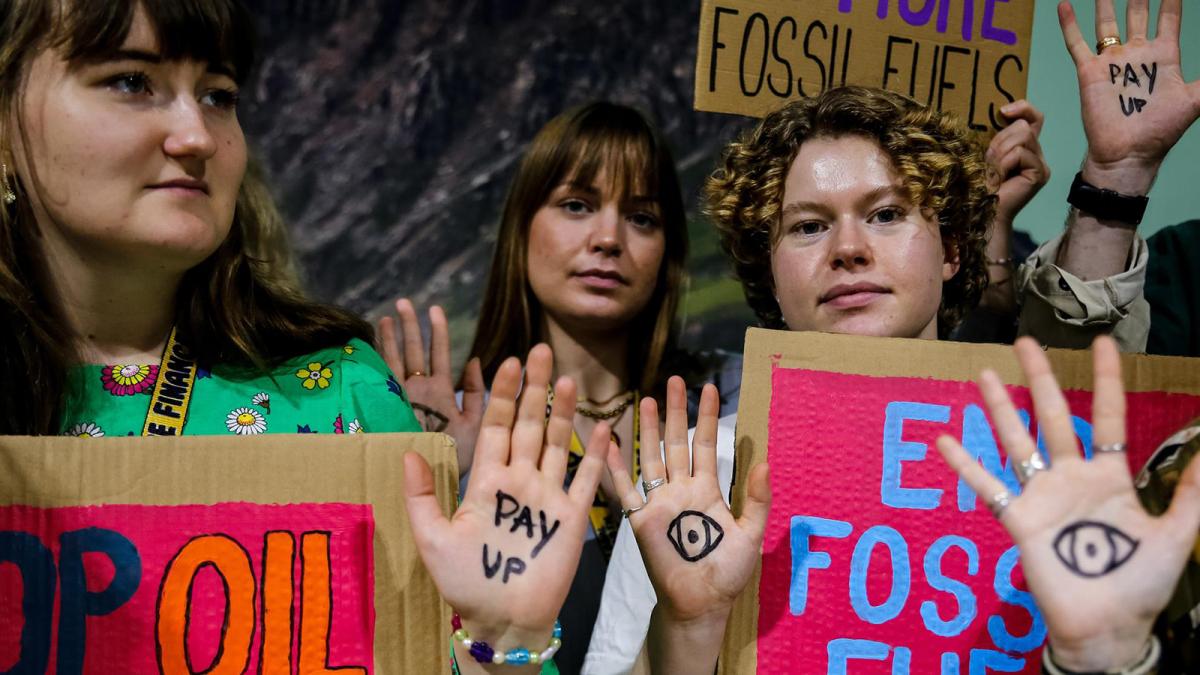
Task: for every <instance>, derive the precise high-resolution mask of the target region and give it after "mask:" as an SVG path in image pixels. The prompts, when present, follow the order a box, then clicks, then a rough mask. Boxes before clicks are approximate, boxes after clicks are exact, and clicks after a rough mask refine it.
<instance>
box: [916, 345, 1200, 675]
mask: <svg viewBox="0 0 1200 675" xmlns="http://www.w3.org/2000/svg"><path fill="white" fill-rule="evenodd" d="M1015 350H1016V352H1017V358H1018V360H1019V361H1020V364H1021V368H1022V370H1023V371H1024V373H1025V377H1026V380H1027V381H1028V384H1029V389H1030V393H1031V394H1032V397H1033V403H1034V410H1035V411H1036V414H1037V419H1038V424H1039V426H1040V427H1041V429H1042V431H1043V433H1044V434H1045V437H1046V445H1047V447H1048V449H1049V455H1050V466H1049V468H1047V469H1041V470H1036V471H1035V472H1034V473H1033V474H1032V476H1031V477H1029V478H1028V479H1027V482H1026V483H1025V485H1024V488H1023V491H1022V494H1021V495H1020V496H1019V497H1014V498H1012V499H1011V502H1010V503H1009V505H1008V506H1007V507H1003V508H1001V509H1000V512H999V518H1000V521H1001V523H1002V524H1003V525H1004V527H1005V528H1006V529H1007V530H1008V532H1009V534H1011V535H1012V538H1013V540H1014V541H1015V542H1016V543H1017V545H1018V546H1019V547H1020V551H1021V567H1022V568H1023V569H1024V572H1025V578H1026V580H1027V581H1028V583H1029V588H1030V590H1031V591H1032V592H1033V595H1034V597H1035V599H1036V600H1037V604H1038V607H1039V608H1040V609H1041V611H1042V614H1043V617H1044V618H1045V621H1046V627H1047V629H1048V631H1049V634H1050V641H1051V645H1052V646H1053V648H1054V653H1055V658H1056V660H1058V661H1059V662H1060V663H1061V664H1062V665H1064V666H1066V667H1069V668H1071V669H1072V670H1083V671H1093V670H1105V669H1108V668H1112V667H1116V666H1123V665H1126V664H1129V663H1131V662H1133V661H1135V660H1136V658H1137V656H1138V653H1139V652H1140V650H1141V649H1142V647H1143V646H1144V645H1145V644H1146V640H1147V638H1148V636H1149V634H1150V630H1151V626H1152V624H1153V622H1154V619H1155V617H1156V616H1157V615H1158V613H1159V612H1160V611H1162V609H1163V607H1165V606H1166V604H1167V601H1168V599H1169V598H1170V596H1171V593H1172V591H1173V590H1174V588H1175V584H1176V582H1177V580H1178V578H1179V574H1180V571H1181V570H1182V569H1183V565H1184V562H1185V561H1186V559H1187V556H1188V555H1189V554H1190V552H1191V551H1192V547H1193V546H1194V542H1195V541H1196V538H1197V531H1198V529H1200V462H1193V465H1192V466H1191V467H1190V468H1189V469H1188V471H1187V473H1186V474H1185V475H1184V477H1183V480H1182V481H1181V482H1180V485H1179V487H1178V488H1177V492H1176V495H1175V499H1174V501H1173V502H1172V504H1171V508H1170V509H1169V510H1168V512H1167V513H1166V514H1165V515H1164V516H1162V517H1161V518H1155V517H1152V516H1150V515H1149V514H1147V513H1146V511H1145V510H1143V509H1142V506H1141V504H1140V503H1139V501H1138V498H1137V494H1136V492H1135V491H1134V486H1133V481H1132V479H1131V478H1130V475H1129V467H1128V464H1127V461H1126V457H1125V452H1124V451H1122V450H1120V449H1119V448H1121V447H1123V446H1118V445H1116V444H1123V443H1124V442H1125V438H1126V436H1125V395H1124V390H1123V385H1122V382H1121V362H1120V358H1119V356H1118V354H1117V348H1116V343H1115V342H1113V341H1112V340H1111V339H1110V338H1107V337H1105V338H1101V339H1099V340H1097V341H1096V343H1095V345H1094V346H1093V353H1094V369H1095V376H1094V377H1095V380H1094V387H1093V390H1094V394H1093V403H1092V425H1093V439H1094V444H1095V447H1096V448H1097V449H1098V450H1097V451H1096V452H1095V456H1094V458H1093V459H1092V460H1091V461H1085V460H1084V458H1083V456H1082V455H1081V454H1080V452H1079V448H1078V444H1077V442H1076V440H1075V434H1074V430H1073V425H1072V422H1071V416H1070V411H1069V409H1068V408H1067V403H1066V399H1065V398H1064V397H1063V394H1062V392H1061V390H1060V389H1059V388H1058V384H1057V382H1056V380H1055V379H1054V375H1053V373H1052V372H1051V370H1050V365H1049V362H1048V361H1047V360H1046V356H1045V354H1043V353H1042V350H1041V348H1040V347H1039V346H1038V344H1037V343H1036V342H1035V341H1033V340H1031V339H1029V338H1022V339H1021V340H1019V341H1018V342H1017V345H1016V347H1015ZM979 389H980V392H981V393H982V395H983V399H984V402H985V403H986V404H987V407H988V412H989V415H990V417H991V420H992V422H993V425H994V428H995V429H996V433H997V436H998V437H999V439H1000V441H1001V442H1002V443H1003V445H1004V448H1005V450H1006V451H1007V453H1008V454H1009V456H1010V457H1011V458H1012V459H1013V462H1014V464H1017V463H1020V462H1023V461H1026V460H1029V459H1030V458H1031V457H1032V456H1033V455H1034V453H1036V452H1037V450H1036V444H1035V442H1034V440H1033V439H1032V438H1031V437H1030V435H1029V432H1028V430H1027V429H1026V427H1025V425H1024V423H1023V422H1022V421H1021V419H1020V417H1019V416H1018V414H1017V411H1016V409H1015V407H1014V406H1013V403H1012V401H1011V400H1010V399H1009V397H1008V394H1007V392H1006V391H1005V389H1004V386H1003V384H1001V382H1000V380H999V378H998V376H997V375H996V374H995V373H994V372H991V371H985V372H984V373H983V375H982V376H981V377H980V381H979ZM937 445H938V450H940V451H941V453H942V455H943V457H945V458H946V461H947V462H948V463H949V464H950V466H951V467H953V468H954V469H955V470H956V471H957V472H958V473H959V474H960V475H961V476H962V477H963V479H964V480H966V481H967V483H968V484H969V485H970V486H971V488H972V489H974V490H975V491H976V493H977V494H978V495H979V496H980V499H981V500H984V501H988V500H990V499H992V497H993V496H994V495H996V494H998V493H1002V492H1004V486H1003V484H1002V483H1001V482H1000V481H999V480H997V479H996V478H995V477H993V476H992V475H991V474H989V473H988V472H987V471H986V470H984V469H983V467H982V466H980V465H979V464H978V463H977V462H976V461H974V460H972V459H971V457H970V456H969V455H968V454H967V453H966V451H965V450H963V448H962V446H961V445H960V444H959V443H958V442H957V441H956V440H954V439H953V438H950V437H949V436H943V437H941V438H939V439H938V444H937ZM1106 447H1107V448H1108V449H1109V451H1103V448H1106ZM1018 473H1021V471H1020V470H1018ZM1068 661H1069V662H1068Z"/></svg>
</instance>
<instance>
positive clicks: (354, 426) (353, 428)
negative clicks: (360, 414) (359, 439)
mask: <svg viewBox="0 0 1200 675" xmlns="http://www.w3.org/2000/svg"><path fill="white" fill-rule="evenodd" d="M362 432H363V428H362V424H360V423H359V421H358V418H355V419H354V420H353V421H351V422H350V426H348V427H346V433H348V434H361V433H362Z"/></svg>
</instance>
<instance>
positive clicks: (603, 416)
mask: <svg viewBox="0 0 1200 675" xmlns="http://www.w3.org/2000/svg"><path fill="white" fill-rule="evenodd" d="M618 396H623V397H624V400H623V401H621V402H620V403H619V404H618V405H616V406H614V407H613V408H610V409H609V410H592V409H591V408H586V407H584V406H582V405H578V404H577V405H576V406H575V412H577V413H579V414H580V415H583V416H584V417H587V418H590V419H594V420H596V421H603V420H611V419H613V418H614V417H620V416H621V413H623V412H625V409H626V408H628V407H629V404H631V403H633V399H634V394H633V392H632V391H627V392H625V393H624V394H618ZM614 398H615V397H614ZM610 400H611V399H610Z"/></svg>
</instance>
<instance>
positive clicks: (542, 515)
mask: <svg viewBox="0 0 1200 675" xmlns="http://www.w3.org/2000/svg"><path fill="white" fill-rule="evenodd" d="M538 521H539V522H538V528H539V529H541V531H542V539H541V541H539V542H538V543H537V546H534V547H533V553H530V554H529V557H530V558H536V557H537V556H538V553H541V552H542V547H543V546H545V545H546V544H547V543H548V542H549V541H550V537H553V536H554V533H555V532H557V531H558V526H559V525H561V524H562V523H561V522H559V520H558V519H557V518H556V519H555V520H554V524H553V525H551V526H550V529H549V530H547V529H546V512H545V511H540V510H539V511H538Z"/></svg>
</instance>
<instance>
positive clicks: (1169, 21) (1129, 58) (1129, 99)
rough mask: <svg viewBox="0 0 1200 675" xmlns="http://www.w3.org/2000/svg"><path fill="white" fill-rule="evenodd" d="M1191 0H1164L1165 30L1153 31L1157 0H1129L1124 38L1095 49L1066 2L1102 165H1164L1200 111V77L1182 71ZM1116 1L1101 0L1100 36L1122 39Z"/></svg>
mask: <svg viewBox="0 0 1200 675" xmlns="http://www.w3.org/2000/svg"><path fill="white" fill-rule="evenodd" d="M1182 12H1183V0H1162V3H1161V5H1160V7H1159V15H1158V33H1157V35H1156V36H1155V38H1154V39H1153V40H1151V39H1149V38H1148V37H1147V25H1148V22H1149V13H1150V10H1149V0H1129V6H1128V10H1127V13H1126V28H1127V35H1126V39H1125V41H1124V43H1123V44H1119V45H1114V46H1111V47H1107V48H1105V49H1103V50H1102V51H1101V53H1100V54H1095V53H1093V51H1092V47H1091V46H1090V45H1089V44H1088V42H1087V41H1086V40H1085V39H1084V37H1083V33H1082V32H1081V31H1080V29H1079V24H1078V22H1077V21H1076V18H1075V11H1074V9H1073V8H1072V7H1071V3H1070V2H1069V1H1068V0H1063V1H1062V2H1061V3H1059V6H1058V16H1059V23H1060V24H1061V27H1062V32H1063V39H1064V40H1065V41H1066V45H1067V50H1068V51H1069V52H1070V53H1071V58H1072V60H1074V62H1075V67H1076V72H1077V75H1078V78H1079V96H1080V105H1081V111H1082V115H1083V128H1084V132H1085V133H1086V134H1087V139H1088V157H1089V159H1090V160H1091V161H1093V162H1095V163H1096V164H1098V165H1100V166H1102V167H1115V166H1117V165H1122V164H1127V163H1129V162H1133V163H1135V164H1136V165H1140V166H1144V167H1154V168H1157V166H1158V164H1160V163H1161V162H1162V160H1163V158H1164V157H1165V156H1166V154H1167V152H1168V151H1169V150H1170V149H1171V148H1172V147H1173V146H1174V145H1175V143H1177V142H1178V141H1179V139H1180V138H1181V137H1182V136H1183V134H1184V132H1186V131H1187V130H1188V127H1190V126H1191V125H1192V123H1193V122H1194V121H1195V120H1196V118H1197V117H1200V81H1197V82H1192V83H1190V84H1189V83H1187V82H1186V81H1185V80H1184V79H1183V72H1182V71H1181V70H1180V56H1179V27H1180V24H1181V22H1182ZM1120 34H1121V33H1120V29H1119V27H1118V25H1117V20H1116V16H1115V13H1114V9H1113V2H1112V0H1096V39H1097V40H1100V39H1102V38H1105V37H1118V38H1119V37H1120Z"/></svg>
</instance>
